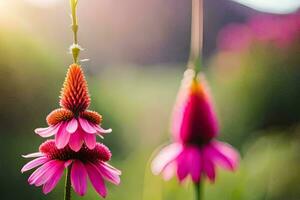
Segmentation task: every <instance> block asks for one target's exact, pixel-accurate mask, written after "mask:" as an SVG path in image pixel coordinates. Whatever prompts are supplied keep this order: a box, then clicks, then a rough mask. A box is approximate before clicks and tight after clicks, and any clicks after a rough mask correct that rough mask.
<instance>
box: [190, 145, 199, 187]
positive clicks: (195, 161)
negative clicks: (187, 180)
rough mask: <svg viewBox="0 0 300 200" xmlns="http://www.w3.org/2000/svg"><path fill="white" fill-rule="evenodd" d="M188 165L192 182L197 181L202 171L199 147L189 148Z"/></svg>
mask: <svg viewBox="0 0 300 200" xmlns="http://www.w3.org/2000/svg"><path fill="white" fill-rule="evenodd" d="M189 165H190V173H191V176H192V180H193V182H194V183H199V182H200V178H201V172H202V157H201V152H200V150H199V149H197V148H192V149H190V150H189Z"/></svg>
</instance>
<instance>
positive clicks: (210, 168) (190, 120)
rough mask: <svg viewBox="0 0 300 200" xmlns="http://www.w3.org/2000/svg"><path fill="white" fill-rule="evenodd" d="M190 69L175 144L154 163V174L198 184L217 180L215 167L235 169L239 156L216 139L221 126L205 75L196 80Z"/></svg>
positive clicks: (181, 93)
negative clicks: (219, 125) (202, 180)
mask: <svg viewBox="0 0 300 200" xmlns="http://www.w3.org/2000/svg"><path fill="white" fill-rule="evenodd" d="M194 77H195V75H194V71H193V70H187V71H186V73H185V77H184V79H183V81H182V86H181V89H180V91H179V94H178V99H177V102H176V104H175V107H174V113H173V120H172V127H171V131H172V135H173V140H174V143H173V144H170V145H168V146H167V147H165V148H163V149H162V150H161V151H160V153H159V154H158V155H157V157H156V158H155V159H154V160H153V162H152V171H153V173H154V174H160V173H162V175H163V177H164V178H165V179H166V180H168V179H169V178H171V177H172V176H173V175H175V173H176V175H177V177H178V179H179V181H180V182H182V181H183V180H184V179H185V178H186V177H187V176H188V175H190V176H191V177H192V180H193V182H195V183H198V182H200V180H201V177H202V176H206V177H207V178H208V179H209V180H210V181H212V182H213V181H214V180H215V170H216V165H220V166H222V167H224V168H225V169H228V170H231V171H233V170H235V169H236V168H237V166H238V163H239V154H238V152H236V151H235V150H234V149H233V148H232V147H231V146H230V145H228V144H226V143H223V142H219V141H217V140H215V137H216V136H217V135H218V123H217V118H216V114H215V111H214V107H213V104H212V99H211V97H210V95H209V91H208V87H207V86H206V83H205V80H204V76H200V77H199V79H196V78H194Z"/></svg>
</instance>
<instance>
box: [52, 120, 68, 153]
mask: <svg viewBox="0 0 300 200" xmlns="http://www.w3.org/2000/svg"><path fill="white" fill-rule="evenodd" d="M70 136H71V134H70V133H68V131H67V130H66V123H64V124H63V125H62V126H61V127H60V129H59V131H58V133H57V134H56V135H55V145H56V146H57V148H58V149H62V148H64V147H65V146H66V145H67V144H68V143H69V140H70Z"/></svg>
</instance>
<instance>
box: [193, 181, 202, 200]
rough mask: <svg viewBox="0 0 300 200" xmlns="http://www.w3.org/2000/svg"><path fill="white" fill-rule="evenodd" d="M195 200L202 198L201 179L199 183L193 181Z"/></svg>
mask: <svg viewBox="0 0 300 200" xmlns="http://www.w3.org/2000/svg"><path fill="white" fill-rule="evenodd" d="M194 186H195V200H203V196H202V181H201V182H199V183H195V184H194Z"/></svg>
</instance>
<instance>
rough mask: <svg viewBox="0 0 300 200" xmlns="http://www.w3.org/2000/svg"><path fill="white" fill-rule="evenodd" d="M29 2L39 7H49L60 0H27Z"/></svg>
mask: <svg viewBox="0 0 300 200" xmlns="http://www.w3.org/2000/svg"><path fill="white" fill-rule="evenodd" d="M26 1H27V2H29V3H31V4H33V5H35V6H39V7H48V6H52V5H54V4H56V3H57V2H59V1H60V0H26Z"/></svg>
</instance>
